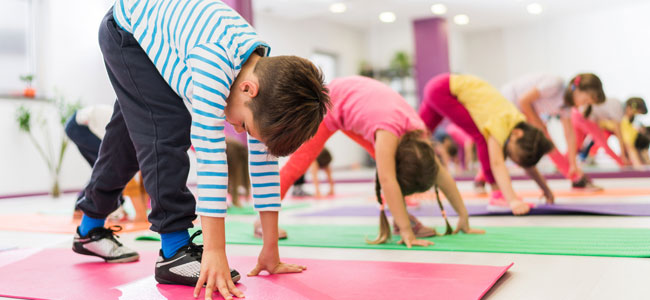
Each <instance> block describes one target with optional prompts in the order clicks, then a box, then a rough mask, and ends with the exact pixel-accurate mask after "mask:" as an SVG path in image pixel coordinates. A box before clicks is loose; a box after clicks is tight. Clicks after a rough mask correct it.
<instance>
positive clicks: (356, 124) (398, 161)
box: [280, 76, 482, 248]
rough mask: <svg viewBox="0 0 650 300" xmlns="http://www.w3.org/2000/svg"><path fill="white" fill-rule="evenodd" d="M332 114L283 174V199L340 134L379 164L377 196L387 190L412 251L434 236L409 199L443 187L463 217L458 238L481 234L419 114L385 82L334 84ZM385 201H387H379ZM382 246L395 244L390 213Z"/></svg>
mask: <svg viewBox="0 0 650 300" xmlns="http://www.w3.org/2000/svg"><path fill="white" fill-rule="evenodd" d="M328 89H329V91H330V94H329V95H330V99H331V101H332V105H333V106H332V108H331V109H330V111H329V112H328V113H327V116H326V117H325V119H324V120H323V122H322V123H321V125H320V127H319V128H318V132H317V133H316V135H315V136H314V138H312V139H310V140H309V141H308V142H306V143H305V144H303V145H302V146H300V148H298V150H297V151H296V152H295V153H294V154H293V155H291V158H290V159H289V161H288V162H287V164H286V165H284V166H283V167H282V170H281V171H280V177H281V180H280V182H281V194H282V196H284V194H285V193H286V192H287V190H288V189H289V187H290V186H291V184H292V183H293V182H294V181H295V180H296V179H297V178H298V177H299V176H300V175H301V174H303V173H304V172H305V171H306V170H307V168H309V165H310V164H311V163H312V162H313V161H314V159H315V158H316V157H317V156H318V154H319V153H320V152H321V150H322V149H323V147H324V145H325V142H327V140H328V139H329V138H330V137H331V136H332V135H333V134H334V133H335V132H336V131H338V130H341V131H342V132H343V133H345V134H346V135H347V136H348V137H350V138H352V139H353V140H354V141H356V142H357V143H359V144H360V145H361V146H362V147H363V148H365V149H366V151H368V153H369V154H370V155H371V156H372V157H374V158H375V160H376V162H377V180H376V183H377V184H376V186H377V190H378V191H380V190H381V188H383V192H384V197H383V199H385V203H386V204H388V208H389V209H390V212H391V214H392V215H393V218H394V220H395V225H396V226H395V229H396V230H397V231H398V232H399V234H400V235H401V236H402V242H404V244H406V246H407V247H409V248H410V247H411V246H414V245H415V246H428V245H431V244H432V242H431V241H428V240H421V239H418V237H427V236H433V235H435V234H436V232H435V230H433V229H432V228H427V227H425V226H423V225H422V224H420V223H419V222H418V221H417V219H415V217H412V216H411V217H409V215H408V213H407V211H406V205H405V203H404V196H406V195H410V194H413V193H417V192H424V191H427V190H429V189H430V188H431V186H432V185H434V184H435V185H437V186H439V187H440V189H441V190H442V191H443V193H444V194H445V196H447V199H449V201H450V202H451V204H452V206H453V207H454V210H456V212H457V213H458V215H459V220H458V226H457V228H456V232H458V231H459V230H460V231H463V232H466V233H479V232H482V231H480V230H476V229H472V228H470V227H469V222H468V214H467V210H466V208H465V205H464V204H463V200H462V198H461V197H460V193H459V191H458V189H457V188H456V183H455V182H454V180H453V178H452V177H451V176H450V175H449V173H448V172H447V171H446V170H445V169H444V168H440V167H439V162H438V161H437V159H436V156H435V153H434V151H433V147H432V146H431V143H430V142H429V140H428V137H427V134H426V128H425V125H424V123H422V120H420V118H419V117H418V115H417V113H416V112H415V111H414V110H413V108H411V107H410V106H409V105H408V104H407V103H406V101H405V100H404V99H403V98H402V97H401V96H400V95H399V94H398V93H396V92H395V91H393V90H391V89H390V88H389V87H388V86H386V85H384V84H382V83H381V82H379V81H376V80H373V79H370V78H366V77H360V76H353V77H346V78H338V79H335V80H332V82H331V83H330V84H329V85H328ZM378 199H379V200H380V201H382V200H381V198H378ZM380 229H381V230H380V234H379V237H378V239H377V240H375V241H373V243H383V242H386V241H387V240H389V237H390V227H389V225H388V222H387V219H386V215H385V213H384V210H383V209H382V211H381V227H380Z"/></svg>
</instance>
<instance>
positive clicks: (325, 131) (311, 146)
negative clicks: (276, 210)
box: [280, 122, 375, 198]
mask: <svg viewBox="0 0 650 300" xmlns="http://www.w3.org/2000/svg"><path fill="white" fill-rule="evenodd" d="M335 132H336V130H335V131H331V130H329V128H327V126H326V125H325V122H322V123H321V124H320V126H319V127H318V131H317V132H316V135H314V137H313V138H311V139H310V140H309V141H307V142H305V143H304V144H302V146H300V148H298V150H296V152H294V153H293V154H292V155H291V157H290V158H289V161H288V162H287V163H286V164H285V165H284V166H283V167H282V170H280V195H281V198H284V195H286V194H287V191H288V190H289V188H290V187H291V186H292V185H293V183H294V182H295V181H296V180H298V178H300V176H302V174H305V172H307V169H309V165H311V163H312V162H313V161H314V160H316V157H318V154H320V153H321V151H323V148H324V147H325V143H326V142H327V140H329V138H330V137H331V136H332V135H333V134H334V133H335ZM343 133H345V135H347V136H348V137H349V138H351V139H352V140H353V141H355V142H357V144H359V145H360V146H361V147H363V148H364V149H366V151H368V154H370V156H372V158H375V148H374V147H373V145H372V144H371V143H370V142H368V141H366V140H365V139H363V137H361V136H360V135H358V134H356V133H353V132H350V131H345V130H344V131H343Z"/></svg>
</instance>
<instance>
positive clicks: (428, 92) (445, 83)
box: [418, 74, 449, 132]
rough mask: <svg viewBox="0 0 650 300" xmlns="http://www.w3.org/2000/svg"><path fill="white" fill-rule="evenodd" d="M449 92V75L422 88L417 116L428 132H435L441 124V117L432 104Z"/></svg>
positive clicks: (435, 78) (436, 79)
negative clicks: (422, 93) (421, 98)
mask: <svg viewBox="0 0 650 300" xmlns="http://www.w3.org/2000/svg"><path fill="white" fill-rule="evenodd" d="M448 90H449V74H441V75H438V76H436V77H434V78H433V79H431V81H429V83H428V84H427V85H426V86H425V87H424V99H423V100H422V102H421V103H420V109H419V110H418V114H420V118H421V119H422V121H424V124H425V125H427V128H429V131H431V132H435V130H436V127H438V125H439V124H440V122H442V119H443V115H441V114H440V112H439V111H437V110H436V108H435V107H434V106H433V102H434V101H437V100H439V97H441V96H442V97H444V96H445V95H446V94H447V91H448Z"/></svg>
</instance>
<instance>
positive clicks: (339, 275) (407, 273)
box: [0, 249, 512, 300]
mask: <svg viewBox="0 0 650 300" xmlns="http://www.w3.org/2000/svg"><path fill="white" fill-rule="evenodd" d="M21 251H26V250H21ZM27 251H28V250H27ZM8 252H11V251H8ZM141 255H142V256H141V260H140V261H139V262H135V263H128V264H106V263H102V262H98V260H97V259H94V258H92V257H85V256H81V255H76V254H74V253H72V251H71V250H68V249H46V250H43V251H39V252H37V253H34V254H32V255H31V256H27V257H23V258H22V259H19V260H17V261H16V262H14V263H12V264H8V265H5V266H4V267H0V295H2V296H8V297H19V298H24V299H118V298H120V297H121V299H165V298H167V299H193V297H192V290H193V288H191V287H186V286H175V285H162V284H156V283H155V280H154V279H153V276H152V275H153V266H154V261H155V256H156V255H155V253H151V252H145V253H142V254H141ZM229 260H230V266H231V267H234V268H237V269H238V270H239V271H240V272H242V273H246V272H247V271H249V270H250V269H251V268H252V267H253V266H254V264H255V262H256V258H255V257H230V259H229ZM2 261H3V253H0V262H2ZM286 262H292V263H300V264H304V265H307V267H308V270H307V271H305V272H304V273H302V274H289V275H273V276H268V275H265V276H258V277H243V278H242V279H241V281H240V283H239V284H238V287H239V288H240V289H241V290H242V291H243V292H244V293H245V294H246V299H269V300H272V299H292V300H293V299H480V298H481V297H482V296H483V295H484V294H485V293H486V292H487V291H488V290H489V289H490V288H491V287H492V286H493V285H494V283H495V282H496V281H497V280H498V279H499V278H500V277H501V276H502V275H503V274H504V273H505V272H506V271H507V270H508V269H509V268H510V267H511V266H512V264H510V265H508V266H501V267H493V266H472V265H452V264H425V263H399V262H375V261H337V260H313V259H286ZM215 295H216V294H215ZM202 297H203V295H201V296H200V299H202ZM216 298H217V299H218V298H219V297H216Z"/></svg>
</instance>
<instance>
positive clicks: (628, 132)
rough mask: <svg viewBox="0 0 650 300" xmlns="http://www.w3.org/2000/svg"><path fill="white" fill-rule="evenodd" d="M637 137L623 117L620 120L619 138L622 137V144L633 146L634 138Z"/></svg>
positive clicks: (626, 119)
mask: <svg viewBox="0 0 650 300" xmlns="http://www.w3.org/2000/svg"><path fill="white" fill-rule="evenodd" d="M637 135H639V132H638V131H637V130H636V128H634V126H632V123H630V119H628V118H627V117H624V118H623V120H621V136H622V137H623V143H624V144H626V145H631V146H633V145H634V142H636V136H637Z"/></svg>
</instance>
